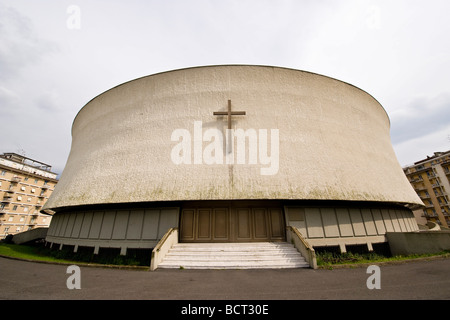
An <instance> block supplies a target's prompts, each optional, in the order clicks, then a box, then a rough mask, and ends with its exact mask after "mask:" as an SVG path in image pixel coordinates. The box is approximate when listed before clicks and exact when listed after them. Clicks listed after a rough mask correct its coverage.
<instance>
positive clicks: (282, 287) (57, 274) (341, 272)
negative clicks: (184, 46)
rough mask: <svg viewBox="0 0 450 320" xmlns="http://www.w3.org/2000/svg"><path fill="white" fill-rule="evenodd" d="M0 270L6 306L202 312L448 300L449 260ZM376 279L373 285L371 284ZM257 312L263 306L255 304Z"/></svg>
mask: <svg viewBox="0 0 450 320" xmlns="http://www.w3.org/2000/svg"><path fill="white" fill-rule="evenodd" d="M0 273H1V276H0V299H2V300H9V301H10V302H11V301H14V300H46V301H51V300H53V301H58V300H59V301H61V300H66V301H69V300H142V301H153V302H155V301H160V302H161V303H163V302H164V303H163V304H160V305H161V306H163V305H165V306H167V302H168V301H171V302H174V301H177V304H176V306H177V307H176V308H175V307H174V308H172V309H173V310H172V312H176V313H177V314H181V313H182V312H183V311H184V312H191V314H192V312H208V311H207V309H204V310H203V309H195V308H196V306H197V307H199V306H201V305H207V301H215V303H218V302H219V301H220V302H221V303H222V304H225V303H228V302H227V301H230V302H231V301H232V304H233V305H236V303H238V302H239V301H253V303H256V302H257V303H259V304H264V303H266V302H267V303H269V304H270V303H271V302H270V301H272V302H273V301H276V300H288V301H291V302H294V301H300V300H307V301H311V300H449V299H450V258H440V259H432V260H420V261H414V262H406V263H398V264H388V265H379V270H378V274H377V276H378V278H376V279H374V278H373V277H374V276H375V272H373V271H372V270H371V269H368V268H367V266H361V267H356V268H335V269H332V270H328V269H317V270H313V269H275V270H270V269H264V270H186V269H184V270H182V269H172V270H167V269H158V270H156V271H144V270H129V269H116V268H99V267H86V266H82V265H80V268H79V269H78V270H76V271H73V270H72V269H68V265H57V264H46V263H36V262H27V261H20V260H13V259H8V258H0ZM375 280H376V281H375ZM375 282H378V285H379V286H378V287H379V288H376V287H374V285H373V284H375ZM77 285H78V287H79V289H77V288H76V286H77ZM70 287H72V289H71V288H70ZM369 287H372V289H370V288H369ZM165 300H166V301H165ZM265 301H266V302H265ZM152 305H153V304H152ZM183 308H185V309H183ZM230 308H231V307H230ZM235 308H236V307H235ZM169 309H170V308H169ZM175 309H176V310H175ZM222 309H223V310H220V311H221V312H223V313H225V305H223V308H222ZM272 309H273V308H272ZM211 310H212V309H211ZM217 310H218V309H217ZM217 310H216V315H217V312H218V311H217ZM230 310H231V311H232V309H230ZM258 310H259V311H260V312H262V311H263V310H264V309H262V307H259V309H258ZM234 311H236V312H237V313H238V314H239V315H240V314H242V312H245V311H247V312H248V310H242V309H239V307H237V309H235V310H234ZM203 316H207V315H205V314H204V315H203ZM215 318H217V317H215ZM266 318H267V317H266Z"/></svg>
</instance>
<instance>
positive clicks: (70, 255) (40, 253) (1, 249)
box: [0, 243, 151, 267]
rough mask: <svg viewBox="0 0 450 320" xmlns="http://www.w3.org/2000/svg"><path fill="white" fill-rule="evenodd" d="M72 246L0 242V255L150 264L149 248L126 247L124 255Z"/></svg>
mask: <svg viewBox="0 0 450 320" xmlns="http://www.w3.org/2000/svg"><path fill="white" fill-rule="evenodd" d="M73 248H74V247H73V246H64V247H63V249H62V250H59V246H58V248H53V249H51V248H49V247H45V246H44V244H43V243H38V244H28V245H23V244H21V245H17V244H7V243H0V255H3V256H8V257H12V258H19V259H27V260H34V261H45V262H54V263H70V264H79V263H86V264H88V263H95V264H105V265H106V264H107V265H127V266H146V267H148V266H150V257H151V250H150V249H146V250H144V249H128V250H127V255H126V256H121V255H120V249H114V248H104V249H103V248H101V249H100V251H99V253H98V254H94V248H92V247H79V248H78V250H77V252H73Z"/></svg>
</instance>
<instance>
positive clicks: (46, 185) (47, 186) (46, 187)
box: [41, 184, 50, 190]
mask: <svg viewBox="0 0 450 320" xmlns="http://www.w3.org/2000/svg"><path fill="white" fill-rule="evenodd" d="M48 188H50V186H49V185H48V184H44V185H43V186H42V187H41V189H42V190H47V189H48Z"/></svg>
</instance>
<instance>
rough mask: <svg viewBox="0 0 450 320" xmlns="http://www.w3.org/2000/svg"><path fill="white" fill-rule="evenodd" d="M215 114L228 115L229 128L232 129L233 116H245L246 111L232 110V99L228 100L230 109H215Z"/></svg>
mask: <svg viewBox="0 0 450 320" xmlns="http://www.w3.org/2000/svg"><path fill="white" fill-rule="evenodd" d="M213 115H215V116H228V129H231V116H245V111H231V100H228V111H215V112H214V113H213Z"/></svg>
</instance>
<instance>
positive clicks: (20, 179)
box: [11, 177, 22, 183]
mask: <svg viewBox="0 0 450 320" xmlns="http://www.w3.org/2000/svg"><path fill="white" fill-rule="evenodd" d="M20 181H22V178H20V177H13V178H12V179H11V182H13V183H19V182H20Z"/></svg>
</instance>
